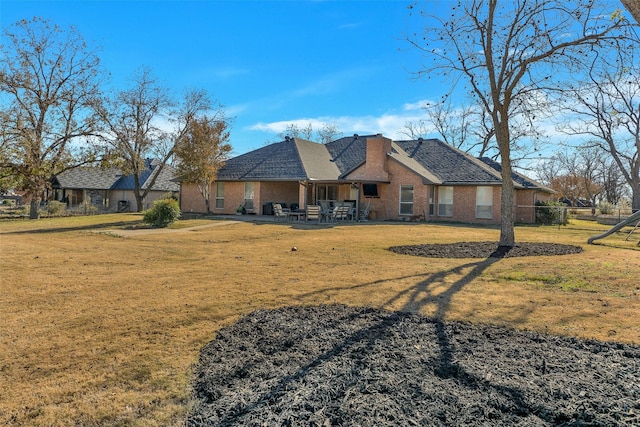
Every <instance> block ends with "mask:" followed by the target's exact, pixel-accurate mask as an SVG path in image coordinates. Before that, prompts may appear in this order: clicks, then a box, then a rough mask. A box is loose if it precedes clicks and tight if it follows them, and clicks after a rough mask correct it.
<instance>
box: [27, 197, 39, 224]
mask: <svg viewBox="0 0 640 427" xmlns="http://www.w3.org/2000/svg"><path fill="white" fill-rule="evenodd" d="M39 208H40V199H39V198H38V197H36V196H33V197H32V198H31V203H30V204H29V219H38V218H40V211H39Z"/></svg>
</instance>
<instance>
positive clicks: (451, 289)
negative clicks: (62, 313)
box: [189, 248, 554, 425]
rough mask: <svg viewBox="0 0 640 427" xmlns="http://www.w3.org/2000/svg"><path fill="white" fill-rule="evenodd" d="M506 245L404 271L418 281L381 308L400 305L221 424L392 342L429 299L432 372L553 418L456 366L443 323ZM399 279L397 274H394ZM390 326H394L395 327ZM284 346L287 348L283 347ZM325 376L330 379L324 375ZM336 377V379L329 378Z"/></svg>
mask: <svg viewBox="0 0 640 427" xmlns="http://www.w3.org/2000/svg"><path fill="white" fill-rule="evenodd" d="M506 252H507V250H506V249H504V248H502V249H499V250H497V251H496V252H494V253H493V254H492V255H491V256H490V257H488V258H486V259H483V260H479V261H477V262H471V263H466V264H463V265H459V266H456V267H454V268H451V269H449V270H446V271H441V272H438V273H436V274H430V275H426V274H425V275H413V276H406V277H403V278H402V279H406V278H411V277H421V276H422V277H424V276H426V278H425V279H424V280H421V281H420V282H418V283H417V284H416V285H415V286H413V287H411V288H409V289H407V290H404V291H402V292H400V293H398V294H397V295H394V296H393V297H392V298H390V299H389V300H387V301H386V302H385V303H384V304H383V307H392V306H394V305H395V304H396V303H397V302H398V301H400V300H403V299H406V302H405V303H404V305H403V308H402V310H400V311H395V312H384V313H383V314H382V315H380V317H378V318H377V319H376V320H375V321H373V322H369V323H366V322H365V323H364V325H365V326H364V327H362V328H358V329H356V330H354V331H352V332H351V333H350V334H348V335H346V336H344V338H342V339H340V340H339V341H338V342H336V343H334V344H332V345H331V346H330V348H329V349H327V350H326V351H323V352H321V353H320V354H318V355H316V356H314V357H313V358H312V360H311V361H310V362H308V363H306V364H304V365H302V366H299V367H298V368H297V369H296V370H295V371H294V372H293V373H291V374H289V375H283V376H282V377H281V378H280V379H279V380H278V381H277V382H276V383H275V384H273V385H272V386H270V387H268V389H267V390H266V391H264V392H263V393H262V394H261V395H260V396H259V397H257V398H255V399H251V400H250V401H248V402H246V403H245V404H243V405H241V406H240V407H237V408H235V409H234V410H232V411H230V412H228V413H227V414H226V415H225V416H224V418H223V420H222V421H221V424H222V425H230V424H233V423H235V422H238V421H240V420H242V419H244V418H245V417H246V416H249V414H250V413H251V412H252V411H254V410H257V408H264V407H270V406H272V405H275V404H276V402H278V401H279V400H281V399H284V396H285V395H286V394H287V393H288V391H289V390H291V389H292V388H295V384H296V383H298V382H305V381H306V380H307V378H306V377H307V376H308V375H309V374H310V372H313V371H314V369H320V367H321V365H323V364H324V363H328V362H329V361H331V360H332V359H334V358H338V357H340V356H343V355H348V354H354V353H355V354H359V355H362V356H363V357H364V356H366V355H372V354H374V353H375V352H376V351H377V348H379V346H380V343H381V342H385V341H392V340H393V334H394V333H397V330H395V329H396V327H397V326H398V325H400V324H401V322H402V321H403V319H406V318H408V317H410V316H412V314H410V313H409V311H411V312H415V311H419V310H420V309H421V308H423V307H425V306H426V305H428V304H435V306H436V311H435V315H434V319H433V328H434V331H435V337H436V340H437V349H438V351H437V355H436V356H435V357H434V358H433V359H432V360H433V362H434V364H435V366H433V372H434V373H435V375H436V376H438V377H440V378H441V379H444V380H454V381H456V382H457V383H459V384H460V386H461V387H463V388H467V389H470V390H475V391H477V390H486V391H492V392H494V393H496V394H499V395H501V396H502V397H503V398H504V399H505V400H507V401H509V402H511V406H510V408H509V409H508V411H509V412H510V413H513V414H517V415H522V416H526V415H529V414H546V415H544V416H543V418H546V419H550V420H552V419H554V414H553V411H552V410H549V409H548V408H541V407H540V406H539V405H536V404H535V403H528V402H527V399H526V396H525V395H524V394H523V392H522V390H520V389H518V388H517V387H509V386H505V385H500V384H497V383H492V382H490V380H488V379H485V378H483V377H479V376H477V375H476V374H474V373H472V372H469V371H468V370H467V369H465V367H464V366H461V365H460V364H459V363H458V362H457V361H456V353H457V352H458V351H459V349H457V348H456V346H455V344H454V340H452V338H451V336H450V333H451V332H450V331H451V328H449V327H448V326H447V324H446V323H445V321H444V318H445V316H446V314H447V312H448V310H449V307H450V305H451V301H452V299H453V297H454V296H455V295H456V294H457V293H459V292H460V291H461V290H462V289H464V288H465V286H467V285H468V284H469V283H471V282H472V281H473V280H474V279H475V278H477V277H478V276H480V275H481V274H482V273H483V272H484V271H486V270H487V269H488V268H489V267H490V266H492V265H493V264H495V263H496V262H499V261H500V260H501V258H502V257H504V256H505V254H506ZM452 276H455V277H458V276H462V277H459V278H457V279H456V280H455V281H454V282H453V283H451V284H450V285H447V280H449V279H450V278H451V277H452ZM398 279H400V278H398ZM386 281H389V279H386V280H380V281H375V282H370V283H364V284H359V285H355V286H344V287H335V288H331V289H324V290H322V291H315V292H311V293H307V294H304V295H302V296H300V298H301V299H305V298H307V297H309V296H312V295H317V294H322V293H326V292H332V291H339V290H347V289H354V288H365V287H370V286H374V285H378V284H380V283H383V282H386ZM443 286H444V287H445V290H444V291H442V292H439V293H436V292H435V289H436V288H438V289H441V288H442V287H443ZM354 316H355V317H354V318H351V319H334V320H335V321H336V322H337V323H339V322H349V321H351V322H357V321H359V320H360V321H362V319H358V318H357V317H361V318H366V317H367V312H366V311H360V312H358V314H356V315H354ZM394 330H395V331H394ZM288 339H289V340H290V341H291V342H298V341H299V340H302V339H304V337H303V336H299V337H289V338H288ZM283 351H286V350H283ZM350 369H351V372H350V373H349V375H346V378H340V379H339V381H337V383H339V384H334V386H335V387H333V386H332V393H331V399H332V400H333V401H342V400H344V399H347V398H349V396H348V394H349V393H350V390H351V388H352V387H354V386H358V385H359V378H360V377H361V376H362V375H361V370H362V369H366V368H365V367H364V366H363V365H362V364H361V363H355V362H354V363H352V364H351V368H350ZM328 379H329V380H330V378H328ZM334 381H335V380H334ZM486 404H487V405H489V406H491V407H493V409H494V410H495V411H498V412H503V411H505V407H504V404H503V403H499V402H498V401H496V399H491V400H489V401H487V402H486ZM198 419H199V418H197V417H196V418H193V417H192V418H191V421H192V422H193V423H189V425H200V424H199V422H198V421H197V420H198Z"/></svg>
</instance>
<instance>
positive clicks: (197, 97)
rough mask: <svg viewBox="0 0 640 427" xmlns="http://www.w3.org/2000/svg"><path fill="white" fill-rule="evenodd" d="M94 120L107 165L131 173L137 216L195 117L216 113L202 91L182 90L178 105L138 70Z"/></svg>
mask: <svg viewBox="0 0 640 427" xmlns="http://www.w3.org/2000/svg"><path fill="white" fill-rule="evenodd" d="M99 111H100V117H101V119H102V121H103V122H104V124H105V127H106V129H107V132H106V134H105V137H104V138H105V140H106V142H107V143H108V145H109V146H110V147H111V150H110V153H109V156H108V157H109V161H110V163H111V164H114V165H117V166H119V167H120V168H121V169H122V171H123V173H125V174H131V175H132V176H133V181H134V195H135V198H136V205H137V206H136V207H137V210H138V212H141V211H142V210H143V208H144V204H143V203H144V199H145V198H146V197H147V194H148V193H149V191H151V190H152V188H153V185H154V184H155V180H156V178H157V177H158V176H160V173H161V171H162V169H163V168H164V167H165V166H166V165H167V163H168V162H169V161H170V160H171V159H172V157H173V155H174V150H175V145H176V143H177V142H178V141H180V140H181V139H182V138H183V137H184V135H185V134H186V133H187V131H188V129H189V126H190V124H191V123H192V122H193V120H195V119H196V118H197V117H199V115H201V114H204V113H209V112H211V111H214V112H216V111H220V108H219V107H218V106H216V105H215V104H214V102H213V101H212V100H211V98H210V97H209V95H208V94H207V93H206V92H205V91H202V90H192V91H190V92H187V93H186V94H185V95H184V96H183V97H182V99H181V100H180V101H179V102H178V101H176V100H175V99H174V98H173V97H172V96H171V93H170V91H169V89H167V88H166V87H164V86H162V85H160V84H159V83H158V81H157V79H156V77H155V76H154V75H153V73H152V72H151V70H150V69H149V68H146V67H143V68H141V69H139V70H138V71H137V72H136V73H135V75H134V76H133V78H132V85H131V87H130V88H129V89H127V90H124V91H121V92H118V93H116V94H114V95H113V96H112V97H111V98H109V99H104V100H103V101H102V105H101V108H100V110H99ZM151 159H153V160H154V166H155V169H154V173H153V174H152V175H151V177H150V179H149V180H148V182H147V183H146V184H145V185H144V187H143V186H142V184H143V182H141V178H142V176H143V173H144V172H145V170H146V169H147V168H148V167H149V160H151Z"/></svg>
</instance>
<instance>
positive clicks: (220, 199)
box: [215, 182, 224, 209]
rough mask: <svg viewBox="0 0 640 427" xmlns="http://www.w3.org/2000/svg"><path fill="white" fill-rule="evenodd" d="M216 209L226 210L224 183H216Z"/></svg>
mask: <svg viewBox="0 0 640 427" xmlns="http://www.w3.org/2000/svg"><path fill="white" fill-rule="evenodd" d="M215 198H216V209H224V182H216V187H215Z"/></svg>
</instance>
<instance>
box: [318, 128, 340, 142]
mask: <svg viewBox="0 0 640 427" xmlns="http://www.w3.org/2000/svg"><path fill="white" fill-rule="evenodd" d="M316 134H317V136H318V140H319V141H320V143H322V144H327V143H329V142H331V141H334V140H336V139H338V138H340V136H342V132H341V131H340V129H339V128H338V125H337V124H336V123H323V124H322V127H321V128H320V129H319V130H318V131H317V132H316Z"/></svg>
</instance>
